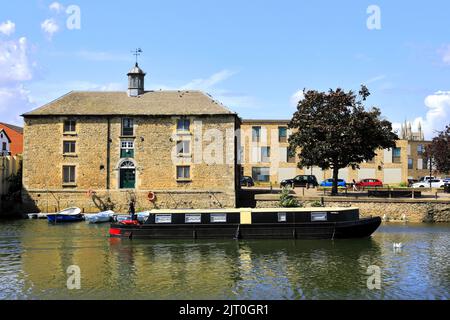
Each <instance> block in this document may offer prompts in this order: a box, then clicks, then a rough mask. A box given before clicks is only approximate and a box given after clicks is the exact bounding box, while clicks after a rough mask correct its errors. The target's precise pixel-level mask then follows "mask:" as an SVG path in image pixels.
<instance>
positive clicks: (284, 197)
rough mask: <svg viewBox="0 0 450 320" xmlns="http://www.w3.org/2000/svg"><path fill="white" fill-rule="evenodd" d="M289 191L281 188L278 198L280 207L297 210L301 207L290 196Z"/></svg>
mask: <svg viewBox="0 0 450 320" xmlns="http://www.w3.org/2000/svg"><path fill="white" fill-rule="evenodd" d="M289 192H290V189H288V188H283V191H281V196H280V207H282V208H298V207H301V204H300V202H299V201H298V200H297V199H296V198H295V197H294V196H292V195H291V194H290V193H289Z"/></svg>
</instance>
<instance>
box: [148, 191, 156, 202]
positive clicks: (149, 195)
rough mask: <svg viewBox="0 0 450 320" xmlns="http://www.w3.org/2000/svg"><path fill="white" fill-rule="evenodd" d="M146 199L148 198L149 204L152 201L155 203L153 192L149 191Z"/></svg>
mask: <svg viewBox="0 0 450 320" xmlns="http://www.w3.org/2000/svg"><path fill="white" fill-rule="evenodd" d="M147 198H148V200H149V201H150V202H153V201H155V199H156V195H155V193H154V192H152V191H150V192H149V193H148V195H147Z"/></svg>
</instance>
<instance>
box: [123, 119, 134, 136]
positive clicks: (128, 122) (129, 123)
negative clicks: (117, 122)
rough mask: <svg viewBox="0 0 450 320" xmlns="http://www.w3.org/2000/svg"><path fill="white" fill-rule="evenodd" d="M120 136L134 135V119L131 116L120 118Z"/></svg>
mask: <svg viewBox="0 0 450 320" xmlns="http://www.w3.org/2000/svg"><path fill="white" fill-rule="evenodd" d="M122 136H134V121H133V119H132V118H123V119H122Z"/></svg>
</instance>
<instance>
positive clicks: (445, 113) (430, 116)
mask: <svg viewBox="0 0 450 320" xmlns="http://www.w3.org/2000/svg"><path fill="white" fill-rule="evenodd" d="M424 102H425V105H426V106H427V108H428V110H427V113H426V115H425V116H424V117H417V118H415V119H414V120H413V121H412V128H413V131H416V130H417V127H418V125H419V123H421V125H422V130H423V132H424V134H425V139H427V140H431V139H432V138H433V137H435V136H436V134H437V131H442V130H444V129H445V126H447V125H450V91H438V92H436V93H435V94H432V95H429V96H427V97H426V98H425V101H424ZM400 126H401V124H400V123H393V127H394V128H395V129H397V130H399V132H400Z"/></svg>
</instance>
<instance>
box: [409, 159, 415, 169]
mask: <svg viewBox="0 0 450 320" xmlns="http://www.w3.org/2000/svg"><path fill="white" fill-rule="evenodd" d="M413 166H414V165H413V159H408V169H414V167H413Z"/></svg>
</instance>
